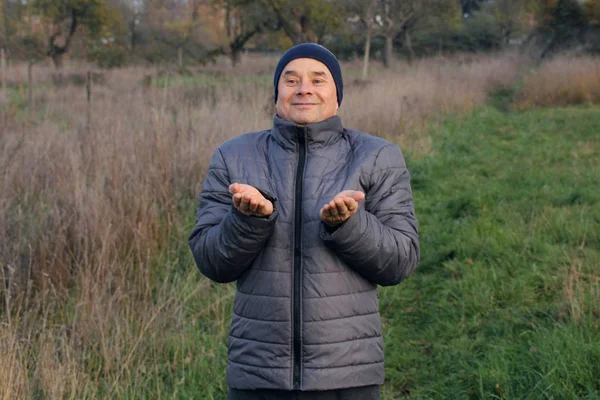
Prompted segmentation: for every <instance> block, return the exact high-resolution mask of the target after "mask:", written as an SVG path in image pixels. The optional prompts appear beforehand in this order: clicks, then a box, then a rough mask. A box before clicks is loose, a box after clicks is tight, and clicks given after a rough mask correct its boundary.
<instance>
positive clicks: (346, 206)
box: [319, 190, 365, 226]
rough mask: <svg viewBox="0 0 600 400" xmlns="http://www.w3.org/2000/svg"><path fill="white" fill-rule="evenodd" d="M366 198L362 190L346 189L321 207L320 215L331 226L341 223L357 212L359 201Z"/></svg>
mask: <svg viewBox="0 0 600 400" xmlns="http://www.w3.org/2000/svg"><path fill="white" fill-rule="evenodd" d="M364 198H365V194H364V193H363V192H361V191H358V190H344V191H343V192H340V193H338V194H336V195H335V197H334V198H333V200H331V201H330V202H329V203H327V204H325V205H324V206H323V208H321V211H320V212H319V217H320V218H321V221H323V222H325V223H326V224H327V225H329V226H336V225H339V224H341V223H342V222H344V221H346V220H347V219H348V218H350V217H351V216H353V215H354V214H356V211H357V210H358V202H359V201H361V200H363V199H364Z"/></svg>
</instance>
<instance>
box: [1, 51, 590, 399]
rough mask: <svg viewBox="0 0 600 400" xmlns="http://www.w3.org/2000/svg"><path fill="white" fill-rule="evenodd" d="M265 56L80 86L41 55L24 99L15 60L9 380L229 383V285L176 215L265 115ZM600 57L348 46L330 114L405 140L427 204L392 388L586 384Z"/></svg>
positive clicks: (384, 306) (5, 139)
mask: <svg viewBox="0 0 600 400" xmlns="http://www.w3.org/2000/svg"><path fill="white" fill-rule="evenodd" d="M276 61H277V60H276V59H272V58H251V59H248V60H246V63H245V64H246V65H245V66H243V67H242V68H241V69H240V70H235V71H233V70H230V69H227V68H220V67H219V66H215V67H207V68H204V69H202V70H197V71H193V72H190V73H188V74H185V75H181V74H171V73H168V72H163V71H157V70H155V69H142V68H128V69H122V70H111V71H94V73H93V74H92V78H93V79H92V84H91V96H90V101H89V102H88V97H87V92H86V74H85V73H86V70H85V69H68V70H65V71H63V73H62V76H60V77H58V76H57V75H56V73H55V72H54V71H53V70H51V69H46V68H45V67H36V68H35V69H34V74H33V84H32V87H31V89H32V90H31V93H32V95H31V99H29V94H28V93H29V88H28V87H27V81H26V80H25V79H24V77H26V76H27V71H26V67H24V66H15V67H12V68H11V69H10V70H9V71H8V88H7V93H6V94H5V95H3V97H2V99H1V100H2V101H1V102H0V167H1V168H0V171H1V172H2V174H1V175H0V266H1V267H2V268H1V269H0V280H1V282H2V285H1V286H0V305H1V310H0V359H1V360H2V363H1V365H0V397H1V398H3V399H13V398H39V397H42V398H52V399H54V398H57V399H58V398H73V399H78V398H111V399H112V398H163V397H165V398H200V399H224V398H225V393H226V387H225V382H224V375H225V365H226V358H227V349H226V338H227V330H228V325H229V320H230V317H231V300H232V298H233V293H234V290H235V289H234V286H233V285H217V284H213V283H211V282H209V281H208V280H207V279H205V278H203V277H202V276H200V274H199V273H198V271H197V269H196V267H195V265H194V263H193V259H192V257H191V254H190V252H189V250H188V247H187V235H188V234H189V232H190V230H191V227H192V225H193V223H194V214H195V204H196V198H197V196H198V194H199V192H200V189H201V185H202V181H203V177H204V173H205V170H206V168H207V166H208V160H209V159H210V156H211V154H212V151H213V150H214V148H215V147H216V146H217V145H219V144H220V143H222V142H223V141H225V140H227V139H228V138H231V137H234V136H236V135H239V134H242V133H244V132H248V131H251V130H259V129H264V128H267V127H269V126H270V123H271V120H272V115H273V112H274V107H273V88H272V83H271V82H272V75H271V74H272V70H273V69H274V66H275V64H276ZM597 65H599V64H598V60H597V59H592V58H582V59H557V60H554V61H551V62H548V63H546V64H542V65H540V66H536V65H532V64H530V63H528V62H526V61H525V60H523V59H521V58H520V57H518V56H517V55H514V54H502V55H497V56H460V57H454V58H444V57H439V58H433V59H427V60H423V61H420V62H416V63H413V64H412V65H407V64H398V65H397V66H396V67H395V68H394V70H392V71H389V70H384V69H380V68H377V67H376V68H374V70H373V71H372V73H371V79H370V80H369V81H360V80H358V79H356V78H355V77H358V76H359V67H358V66H355V65H352V64H348V65H346V66H344V74H345V84H346V85H345V86H346V90H345V96H344V103H343V104H342V107H341V109H340V114H341V116H342V120H343V121H344V123H345V125H346V126H348V127H352V128H357V129H361V130H364V131H366V132H369V133H371V134H375V135H378V136H382V137H385V138H387V139H389V140H392V141H395V142H397V143H398V144H400V145H401V147H402V148H403V150H404V152H405V155H406V156H407V161H408V165H409V169H410V170H411V174H412V176H413V188H414V192H415V206H416V210H417V216H418V219H419V221H420V224H421V243H422V249H423V250H422V251H423V262H422V264H421V266H420V267H419V268H418V269H417V271H416V272H415V274H414V275H413V276H412V277H411V278H410V279H408V280H407V281H406V282H404V283H402V284H401V285H399V286H397V287H394V288H386V289H385V290H382V291H381V311H382V316H383V319H384V332H385V345H386V376H387V381H386V384H385V385H384V388H383V393H384V398H386V399H393V398H403V397H408V398H465V397H471V398H507V399H508V398H532V399H533V398H536V399H537V398H552V397H554V398H590V399H592V398H599V397H600V378H599V377H600V370H599V369H598V366H599V365H600V345H599V343H600V326H599V325H598V321H599V318H600V306H599V304H600V276H599V274H598V271H599V268H598V267H599V266H600V265H599V264H600V234H599V231H600V229H599V228H598V226H599V225H600V198H599V197H598V196H599V192H600V191H599V190H598V187H599V184H600V182H599V181H598V176H600V164H599V161H598V160H600V157H599V156H600V148H599V147H598V146H599V143H598V131H599V128H598V127H600V109H599V108H598V106H597V105H594V104H595V103H596V104H597V103H598V102H599V101H600V100H599V99H600V96H598V93H600V79H599V73H598V67H597ZM575 77H576V78H577V79H575ZM566 93H574V94H573V95H571V94H569V95H568V96H567V95H566ZM30 100H31V101H30ZM573 103H576V104H582V105H580V106H578V107H576V108H551V109H533V108H532V107H538V106H544V107H558V106H561V107H562V106H565V105H569V104H573Z"/></svg>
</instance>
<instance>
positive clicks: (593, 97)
mask: <svg viewBox="0 0 600 400" xmlns="http://www.w3.org/2000/svg"><path fill="white" fill-rule="evenodd" d="M592 103H600V58H598V57H590V56H588V57H577V58H570V57H560V58H556V59H554V60H551V61H549V62H547V63H545V64H542V65H541V66H540V68H539V69H538V70H536V71H534V72H533V73H532V74H531V75H530V76H528V77H527V78H526V79H525V81H524V84H523V89H522V91H521V94H520V96H519V98H518V99H517V102H516V106H517V107H518V108H520V109H524V108H530V107H556V106H566V105H570V104H592Z"/></svg>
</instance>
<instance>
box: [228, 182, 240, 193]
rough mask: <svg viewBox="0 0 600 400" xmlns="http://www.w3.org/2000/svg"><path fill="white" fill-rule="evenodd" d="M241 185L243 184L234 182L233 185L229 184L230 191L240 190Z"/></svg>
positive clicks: (236, 191)
mask: <svg viewBox="0 0 600 400" xmlns="http://www.w3.org/2000/svg"><path fill="white" fill-rule="evenodd" d="M240 186H241V185H240V184H239V183H232V184H231V185H229V193H232V194H235V193H238V192H239V191H240Z"/></svg>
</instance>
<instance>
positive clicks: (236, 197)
mask: <svg viewBox="0 0 600 400" xmlns="http://www.w3.org/2000/svg"><path fill="white" fill-rule="evenodd" d="M231 199H232V202H233V206H234V207H235V208H237V209H238V210H239V209H240V202H241V201H242V195H241V194H239V193H236V194H234V195H233V196H232V198H231Z"/></svg>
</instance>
